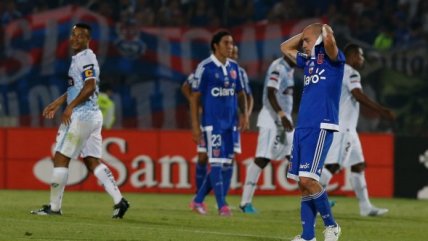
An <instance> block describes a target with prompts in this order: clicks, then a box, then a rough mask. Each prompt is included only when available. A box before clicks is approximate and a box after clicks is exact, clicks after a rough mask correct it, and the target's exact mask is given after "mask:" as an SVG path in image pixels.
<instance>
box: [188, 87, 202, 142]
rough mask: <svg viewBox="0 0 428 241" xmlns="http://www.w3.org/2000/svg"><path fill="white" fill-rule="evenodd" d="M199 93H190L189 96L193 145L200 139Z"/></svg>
mask: <svg viewBox="0 0 428 241" xmlns="http://www.w3.org/2000/svg"><path fill="white" fill-rule="evenodd" d="M200 99H201V93H200V92H192V93H191V95H190V119H191V121H192V138H193V141H194V142H195V143H199V139H200V137H201V129H200V121H199V109H200V105H201V103H200Z"/></svg>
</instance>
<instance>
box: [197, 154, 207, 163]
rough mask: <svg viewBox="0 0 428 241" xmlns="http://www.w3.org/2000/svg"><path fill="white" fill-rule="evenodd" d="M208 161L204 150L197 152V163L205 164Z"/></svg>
mask: <svg viewBox="0 0 428 241" xmlns="http://www.w3.org/2000/svg"><path fill="white" fill-rule="evenodd" d="M207 163H208V155H207V153H205V152H200V153H198V164H200V165H206V164H207Z"/></svg>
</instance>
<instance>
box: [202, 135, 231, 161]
mask: <svg viewBox="0 0 428 241" xmlns="http://www.w3.org/2000/svg"><path fill="white" fill-rule="evenodd" d="M204 129H205V131H204V134H205V141H206V143H207V155H208V162H209V163H228V164H230V163H232V160H233V158H234V151H233V147H234V140H233V129H229V130H222V129H213V128H212V127H205V128H204Z"/></svg>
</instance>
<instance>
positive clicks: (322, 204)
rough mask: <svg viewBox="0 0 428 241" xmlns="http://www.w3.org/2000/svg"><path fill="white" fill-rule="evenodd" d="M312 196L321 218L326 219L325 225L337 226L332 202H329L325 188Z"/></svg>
mask: <svg viewBox="0 0 428 241" xmlns="http://www.w3.org/2000/svg"><path fill="white" fill-rule="evenodd" d="M311 196H312V200H313V202H314V204H315V207H316V209H317V211H318V212H319V213H320V215H321V218H322V220H323V221H324V225H325V226H326V227H328V226H336V221H335V220H334V217H333V213H332V212H331V207H330V203H329V202H328V197H327V193H326V191H325V189H323V190H322V191H321V192H319V193H317V194H314V195H311Z"/></svg>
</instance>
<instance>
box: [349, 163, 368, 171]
mask: <svg viewBox="0 0 428 241" xmlns="http://www.w3.org/2000/svg"><path fill="white" fill-rule="evenodd" d="M364 169H366V164H365V163H364V162H361V163H357V164H355V165H352V166H351V172H356V173H361V172H363V171H364Z"/></svg>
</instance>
